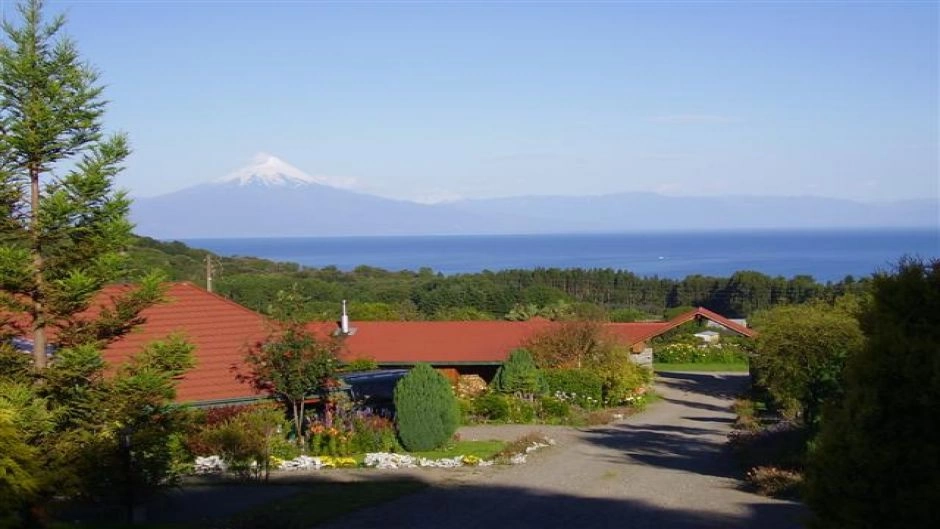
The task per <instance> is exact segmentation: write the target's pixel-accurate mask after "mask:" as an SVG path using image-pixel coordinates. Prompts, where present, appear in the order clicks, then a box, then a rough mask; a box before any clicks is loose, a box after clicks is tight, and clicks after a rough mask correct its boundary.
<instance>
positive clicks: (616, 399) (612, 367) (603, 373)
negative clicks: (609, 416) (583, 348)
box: [585, 347, 653, 406]
mask: <svg viewBox="0 0 940 529" xmlns="http://www.w3.org/2000/svg"><path fill="white" fill-rule="evenodd" d="M585 367H586V368H587V369H588V370H590V371H592V372H594V373H596V374H597V375H598V376H599V377H600V378H601V380H602V402H603V403H604V404H605V405H607V406H619V405H621V404H624V403H632V402H633V401H634V400H635V399H636V397H638V396H639V394H640V393H641V392H642V391H643V390H644V388H645V386H647V385H648V384H649V383H650V382H652V380H653V373H652V371H650V370H649V369H647V368H645V367H641V366H639V365H637V364H635V363H634V362H633V361H632V360H631V358H630V351H628V350H627V349H626V348H624V347H612V348H609V349H605V350H603V354H598V355H594V356H592V357H591V358H590V362H588V363H587V364H586V366H585Z"/></svg>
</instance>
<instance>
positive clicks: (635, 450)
mask: <svg viewBox="0 0 940 529" xmlns="http://www.w3.org/2000/svg"><path fill="white" fill-rule="evenodd" d="M746 377H747V375H746V374H712V373H696V374H691V373H671V374H664V375H661V376H660V377H659V378H658V380H657V391H658V392H659V394H660V395H662V396H663V399H662V401H660V402H657V403H655V404H653V405H651V406H650V407H649V409H648V410H647V411H646V412H644V413H641V414H638V415H636V416H633V417H630V418H628V419H626V420H624V421H622V422H620V423H616V424H612V425H609V426H605V427H600V428H591V429H585V430H576V429H571V428H559V427H551V428H540V427H533V426H508V427H501V426H496V427H473V428H465V429H462V430H461V435H462V436H463V437H464V438H480V439H486V438H513V437H515V436H517V435H519V434H521V433H525V432H527V431H532V430H541V431H543V432H544V433H546V434H548V435H549V436H551V437H553V438H554V439H555V440H556V441H557V442H558V444H557V446H555V447H553V448H550V449H547V450H544V451H542V452H538V453H536V454H535V455H533V456H530V457H529V462H528V463H526V464H525V465H519V466H513V467H492V468H488V469H480V470H485V471H484V472H479V471H478V472H472V473H463V472H461V473H457V474H455V475H453V477H452V479H444V480H439V479H433V480H429V481H432V485H431V487H430V488H428V489H427V490H425V491H422V492H419V493H417V494H413V495H410V496H406V497H403V498H399V499H397V500H395V501H392V502H389V503H386V504H382V505H378V506H375V507H371V508H368V509H365V510H362V511H359V512H356V513H353V514H351V515H349V516H346V517H343V518H341V519H338V520H335V521H334V522H332V523H331V524H329V525H327V526H326V527H330V528H336V529H350V528H372V527H404V528H435V529H436V528H442V527H444V528H446V527H455V528H486V529H493V528H501V527H507V528H530V527H531V528H552V527H558V528H565V529H572V528H578V527H611V528H613V527H617V528H651V529H652V528H661V529H684V528H693V527H694V528H699V527H704V528H716V529H718V528H722V529H730V528H751V527H754V528H759V529H782V528H791V527H800V526H801V524H800V519H801V517H802V516H803V515H804V511H803V509H802V507H801V506H800V505H799V504H797V503H793V502H786V501H778V500H773V499H768V498H764V497H761V496H757V495H755V494H751V493H748V492H744V491H742V490H741V489H740V485H741V483H740V481H739V480H737V479H736V478H735V477H734V476H735V474H736V472H735V466H734V461H733V459H732V457H731V455H730V454H729V453H728V451H727V450H726V447H725V444H724V443H725V438H726V437H725V436H726V435H727V433H728V431H729V430H730V424H731V421H732V420H733V418H734V416H733V415H732V413H731V412H730V409H729V407H730V404H731V401H732V400H733V396H734V395H735V394H737V393H738V392H739V391H740V390H741V389H742V388H743V387H744V385H745V384H746V380H747V378H746Z"/></svg>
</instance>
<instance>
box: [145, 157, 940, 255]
mask: <svg viewBox="0 0 940 529" xmlns="http://www.w3.org/2000/svg"><path fill="white" fill-rule="evenodd" d="M337 185H342V182H340V183H337V182H332V181H329V180H327V179H325V178H318V177H312V176H310V175H308V174H307V173H305V172H303V171H301V170H300V169H298V168H296V167H294V166H292V165H290V164H288V163H286V162H283V161H282V160H279V159H277V158H276V157H274V156H270V155H259V156H257V157H256V158H255V162H254V163H253V164H252V165H250V166H248V167H245V168H243V169H240V170H238V171H236V172H234V173H232V174H230V175H228V176H226V177H223V178H221V179H218V180H215V181H213V182H210V183H205V184H199V185H196V186H193V187H190V188H187V189H183V190H180V191H176V192H173V193H169V194H166V195H161V196H157V197H151V198H138V199H136V200H135V201H134V205H133V209H132V219H133V221H134V222H135V223H136V224H137V230H136V231H137V233H139V234H141V235H147V236H150V237H155V238H160V239H173V238H178V239H182V238H217V237H218V238H221V237H302V236H333V235H335V236H340V235H469V234H510V233H571V232H622V231H656V230H717V229H761V228H779V229H788V228H789V229H800V228H867V227H872V228H874V227H883V228H900V227H936V226H938V224H940V201H938V200H937V199H922V200H905V201H899V202H884V203H874V204H867V203H860V202H853V201H849V200H841V199H833V198H818V197H766V196H765V197H761V196H725V197H673V196H663V195H657V194H654V193H617V194H611V195H599V196H524V197H511V198H499V199H479V200H461V201H457V202H451V203H446V204H436V205H427V204H419V203H416V202H409V201H405V200H393V199H388V198H383V197H378V196H374V195H369V194H365V193H358V192H355V191H350V190H348V189H342V188H340V187H336V186H337Z"/></svg>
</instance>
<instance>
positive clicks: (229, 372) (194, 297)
mask: <svg viewBox="0 0 940 529" xmlns="http://www.w3.org/2000/svg"><path fill="white" fill-rule="evenodd" d="M108 294H109V291H108V290H107V289H106V290H105V291H104V292H102V296H103V297H105V296H107V295H108ZM166 298H167V299H166V302H164V303H160V304H157V305H154V306H152V307H149V308H147V309H145V310H144V311H143V312H142V313H141V316H142V317H143V318H144V319H145V320H146V321H145V322H144V323H143V324H142V325H140V326H138V327H136V328H135V329H134V330H133V331H131V332H130V333H128V334H127V335H126V336H124V337H122V338H120V339H118V340H117V341H115V342H112V343H111V344H109V345H108V346H107V348H106V349H105V350H104V353H103V356H104V359H105V360H106V361H107V362H108V363H110V364H112V365H115V364H120V363H122V362H124V361H126V360H127V359H128V358H129V357H131V356H133V355H134V354H136V353H138V352H140V350H141V348H142V347H143V346H144V345H146V344H147V343H148V342H151V341H154V340H160V339H163V338H166V337H167V336H168V335H170V334H173V333H180V334H182V335H183V336H184V337H185V338H186V340H187V341H188V342H189V343H191V344H193V345H195V346H196V349H195V351H193V356H194V357H195V359H196V366H195V367H194V368H193V369H191V370H189V371H187V372H186V373H185V374H184V375H183V376H182V377H180V379H179V383H178V385H177V400H178V401H180V402H191V403H199V404H225V403H236V402H239V401H245V400H255V399H258V398H259V397H261V395H259V394H257V393H256V392H255V391H254V390H253V389H252V388H251V386H250V385H248V384H244V383H241V382H239V381H238V380H236V379H235V372H234V371H233V367H234V368H238V369H244V363H243V358H244V356H245V353H246V351H247V348H248V347H249V346H250V345H251V344H252V343H255V342H257V341H258V340H261V339H263V338H264V337H265V335H266V334H267V331H268V327H267V326H266V324H265V318H264V316H262V315H260V314H258V313H257V312H254V311H252V310H249V309H246V308H245V307H242V306H241V305H239V304H237V303H235V302H233V301H229V300H228V299H226V298H224V297H222V296H219V295H216V294H212V293H210V292H207V291H205V290H203V289H201V288H199V287H197V286H195V285H193V284H192V283H172V284H170V285H168V289H167V293H166Z"/></svg>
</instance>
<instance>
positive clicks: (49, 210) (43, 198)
mask: <svg viewBox="0 0 940 529" xmlns="http://www.w3.org/2000/svg"><path fill="white" fill-rule="evenodd" d="M42 11H43V2H42V1H41V0H28V1H26V2H24V3H23V4H22V5H20V6H19V13H20V15H21V17H22V23H21V24H19V25H15V24H11V23H5V24H4V26H3V30H4V33H5V35H6V38H5V41H4V42H3V43H2V45H0V309H5V310H6V311H7V312H12V313H14V314H19V315H20V316H21V317H19V318H13V319H12V320H13V321H12V322H9V323H10V324H11V325H16V326H17V327H18V328H17V329H15V330H16V331H18V334H21V335H25V336H29V337H31V338H32V339H33V343H34V350H33V357H34V364H35V367H36V369H39V370H41V369H42V368H44V367H45V366H46V361H47V358H46V346H47V345H48V342H49V331H50V330H51V329H56V328H70V326H71V323H70V322H71V320H72V317H73V316H74V315H75V314H76V313H79V312H81V311H82V310H84V309H86V308H87V307H88V304H89V303H90V301H91V299H92V297H93V296H94V295H95V294H96V293H97V292H98V291H99V290H100V289H101V287H102V286H103V285H104V284H106V283H107V282H109V281H111V280H113V279H114V278H115V277H116V276H117V274H118V273H119V271H120V264H121V262H122V256H121V251H122V250H123V249H124V248H125V247H126V246H127V244H128V243H129V241H130V236H131V224H130V222H129V221H128V219H127V214H128V208H129V205H130V201H129V200H128V198H127V196H126V194H125V193H124V192H123V191H117V190H115V188H114V177H115V175H117V174H118V172H120V170H121V168H122V167H121V164H122V163H123V161H124V159H125V158H126V157H127V155H128V154H129V152H130V150H129V147H128V143H127V139H126V137H125V136H124V135H123V134H117V135H113V136H109V137H105V136H104V134H103V133H102V116H103V113H104V108H105V101H104V99H103V98H102V86H101V85H100V84H99V83H98V74H97V72H96V71H95V70H94V69H93V68H92V67H90V66H89V65H88V64H87V63H85V62H83V60H82V59H81V58H80V56H79V54H78V50H77V49H76V46H75V44H74V43H73V42H72V41H71V40H69V39H68V38H66V37H63V36H62V35H61V32H62V28H63V24H64V23H65V19H64V18H63V17H62V16H57V17H55V18H53V19H52V20H50V21H46V20H44V18H43V13H42ZM135 296H136V297H135V298H134V300H121V302H119V303H116V304H115V307H114V309H113V310H112V311H111V312H110V313H109V314H108V315H106V316H107V317H106V318H104V319H105V320H108V321H102V322H101V324H100V325H90V324H88V323H87V322H86V323H85V324H83V328H82V329H81V333H82V336H83V337H84V338H88V337H92V338H99V339H107V338H108V337H109V336H113V335H114V334H120V333H122V332H126V330H128V329H129V328H130V326H131V325H132V324H133V320H134V319H135V317H136V313H137V312H138V311H139V310H140V309H141V308H143V307H144V306H146V305H147V304H148V303H150V302H153V301H154V300H156V299H157V298H158V296H159V292H158V290H157V289H156V287H155V284H154V283H152V282H151V284H150V288H149V289H144V290H142V291H138V292H137V293H136V294H135ZM71 330H76V329H70V330H69V331H66V332H65V333H64V335H69V336H71V334H72V333H71V332H70V331H71Z"/></svg>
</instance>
